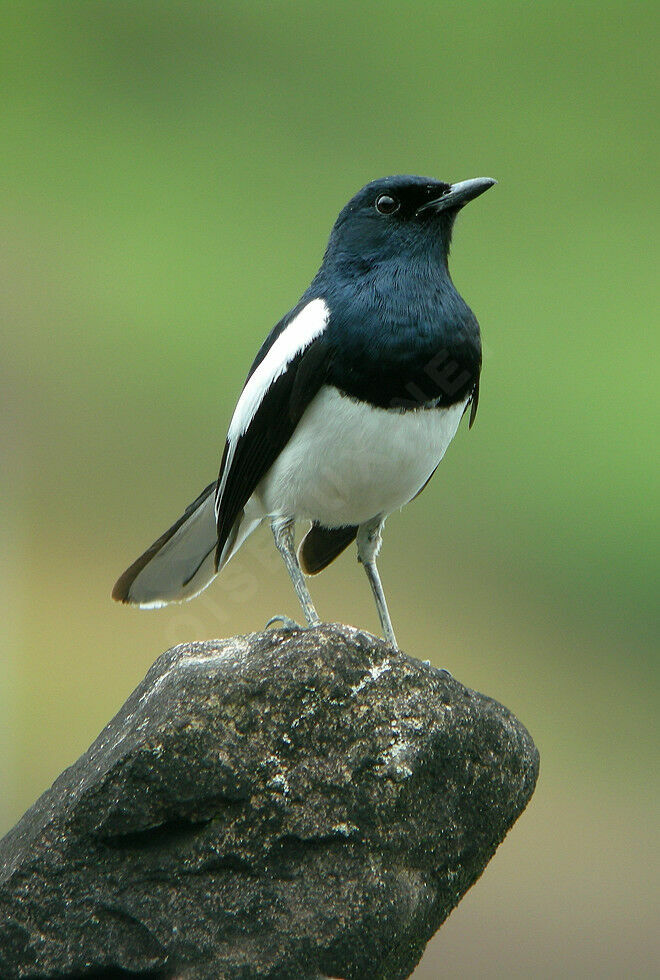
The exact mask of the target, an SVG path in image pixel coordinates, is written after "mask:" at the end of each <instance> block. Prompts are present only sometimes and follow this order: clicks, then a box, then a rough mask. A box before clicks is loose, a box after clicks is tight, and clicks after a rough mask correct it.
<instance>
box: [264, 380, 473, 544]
mask: <svg viewBox="0 0 660 980" xmlns="http://www.w3.org/2000/svg"><path fill="white" fill-rule="evenodd" d="M464 408H465V402H461V403H460V404H458V405H453V406H452V407H451V408H446V409H441V408H438V409H416V410H414V411H406V412H398V411H394V410H391V409H383V408H372V407H371V406H368V405H366V404H365V403H363V402H358V401H355V400H354V399H352V398H348V397H346V396H344V395H341V394H340V393H339V392H338V391H337V389H336V388H333V387H330V386H327V385H326V386H324V387H323V388H321V390H320V391H319V393H318V395H317V396H316V397H315V398H314V400H313V401H312V403H311V404H310V405H309V406H308V408H307V410H306V411H305V413H304V415H303V416H302V418H301V420H300V422H299V423H298V426H297V428H296V430H295V432H294V434H293V436H292V437H291V439H290V440H289V442H288V444H287V445H286V447H285V448H284V450H283V451H282V453H280V456H279V457H278V459H277V460H276V462H275V463H274V464H273V466H272V467H271V468H270V470H269V471H268V473H267V474H266V476H265V477H264V478H263V480H262V481H261V483H260V484H259V486H258V487H257V490H256V492H255V497H256V498H257V500H258V501H259V504H260V505H261V507H262V508H263V511H264V513H265V514H267V515H269V516H271V517H272V516H285V517H295V518H296V519H305V518H306V519H310V520H314V521H318V522H319V523H321V524H323V525H324V526H326V527H340V526H342V525H349V524H361V523H363V522H364V521H367V520H370V519H371V518H373V517H377V516H378V515H383V516H385V517H386V516H387V515H388V514H390V513H392V511H394V510H397V509H398V508H400V507H403V505H404V504H406V503H408V501H409V500H411V499H412V498H413V497H414V496H415V494H416V493H417V492H418V491H419V490H420V489H421V488H422V487H423V486H424V484H425V483H426V481H427V480H428V478H429V477H430V476H431V474H432V473H433V471H434V469H435V468H436V466H437V465H438V463H439V462H440V460H441V459H442V457H443V456H444V454H445V451H446V449H447V447H448V445H449V443H450V442H451V440H452V439H453V438H454V435H455V434H456V430H457V428H458V425H459V422H460V420H461V416H462V414H463V411H464ZM255 503H256V501H255Z"/></svg>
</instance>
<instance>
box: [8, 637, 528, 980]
mask: <svg viewBox="0 0 660 980" xmlns="http://www.w3.org/2000/svg"><path fill="white" fill-rule="evenodd" d="M537 772H538V753H537V751H536V749H535V747H534V744H533V742H532V740H531V738H530V736H529V734H528V733H527V731H526V730H525V728H523V726H522V725H521V724H520V723H519V722H518V721H517V720H516V718H515V717H514V716H513V715H512V714H511V712H510V711H508V710H507V709H506V708H504V707H502V706H501V705H500V704H498V703H497V702H495V701H493V700H491V699H490V698H487V697H484V695H481V694H476V693H475V692H474V691H470V690H468V689H467V688H465V687H463V685H461V684H460V683H459V682H458V681H456V680H454V679H453V678H452V677H451V676H450V675H449V674H448V673H447V672H446V671H443V670H438V669H436V668H434V667H431V666H429V665H428V664H423V663H420V662H419V661H417V660H413V659H410V658H409V657H407V656H406V655H405V654H403V653H398V652H395V651H394V650H393V649H392V648H391V647H389V646H387V645H386V644H385V643H383V642H382V641H381V640H377V639H376V638H374V637H373V636H370V635H369V634H367V633H363V632H359V631H357V630H354V629H351V628H349V627H346V626H330V625H323V626H320V627H318V628H316V629H313V630H293V631H271V632H266V633H260V634H253V635H250V636H246V637H234V638H233V639H230V640H214V641H209V642H206V643H190V644H185V645H183V646H179V647H176V648H175V649H173V650H169V651H168V652H167V653H164V654H163V655H162V656H161V657H159V659H158V660H157V661H156V663H155V664H154V666H153V667H152V668H151V670H150V671H149V672H148V673H147V676H146V677H145V679H144V681H143V682H142V683H141V684H140V685H139V687H138V688H137V689H136V690H135V691H134V692H133V694H132V695H131V696H130V697H129V699H128V701H127V702H126V704H125V705H124V706H123V708H122V709H121V710H120V711H119V713H118V714H117V715H116V717H115V718H114V719H113V720H112V721H111V722H110V724H109V725H108V726H107V727H106V728H105V729H104V731H103V732H102V733H101V734H100V735H99V737H98V738H97V740H96V741H95V742H94V744H93V745H92V746H91V748H90V749H89V750H88V751H87V752H86V753H85V754H84V755H83V756H81V758H80V759H79V760H78V761H77V762H76V763H75V764H74V765H73V766H71V768H70V769H67V770H66V771H65V772H64V773H62V775H61V776H60V777H59V778H58V779H57V780H56V782H55V783H54V785H53V786H52V788H51V789H50V790H48V791H47V792H46V793H44V794H43V796H42V797H41V798H40V799H39V800H38V801H37V802H36V803H35V804H34V806H32V807H31V808H30V810H28V811H27V813H26V814H25V815H24V816H23V818H22V819H21V820H20V821H19V823H18V824H17V825H16V827H14V829H13V830H12V831H10V833H9V834H8V835H7V836H6V837H5V838H4V840H2V841H1V842H0V977H2V978H3V980H12V978H15V977H83V976H85V977H120V976H131V975H134V976H148V977H163V978H165V977H191V978H214V980H216V978H231V980H234V978H251V977H255V978H259V977H269V978H283V980H284V978H286V980H290V978H296V977H301V978H305V977H310V978H311V977H323V976H326V977H343V978H349V977H350V978H357V977H359V978H367V977H368V978H390V977H391V978H394V977H406V976H408V975H409V974H410V973H411V971H412V970H413V968H414V966H415V964H416V963H417V962H418V960H419V958H420V956H421V954H422V952H423V950H424V946H425V945H426V943H427V942H428V940H429V939H430V938H431V936H432V935H433V933H434V932H435V931H436V929H437V928H438V927H439V926H440V925H441V923H442V922H443V921H444V919H445V918H446V917H447V915H449V913H450V912H451V910H452V909H453V908H454V906H455V905H456V903H457V902H458V901H459V899H460V898H461V896H462V895H463V894H464V893H465V892H466V890H467V889H468V888H469V887H470V886H471V885H472V884H473V883H474V882H475V881H476V879H477V878H478V877H479V875H480V874H481V873H482V871H483V869H484V867H485V866H486V864H487V862H488V860H489V859H490V857H491V856H492V854H493V852H494V851H495V849H496V847H497V845H498V844H499V843H500V841H501V840H502V839H503V837H504V835H505V834H506V832H507V831H508V829H509V828H510V827H511V825H512V824H513V822H514V821H515V820H516V818H517V817H518V816H519V814H520V813H521V811H522V810H523V809H524V807H525V805H526V804H527V802H528V800H529V798H530V796H531V794H532V792H533V790H534V785H535V782H536V777H537Z"/></svg>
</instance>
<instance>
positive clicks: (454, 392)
mask: <svg viewBox="0 0 660 980" xmlns="http://www.w3.org/2000/svg"><path fill="white" fill-rule="evenodd" d="M330 310H331V314H330V322H329V325H328V331H327V340H328V343H329V344H330V345H331V347H332V349H333V355H334V356H333V358H332V363H331V367H330V373H329V377H328V381H329V382H330V383H331V384H334V385H335V386H336V387H337V388H339V389H340V390H341V391H344V392H345V393H347V394H349V395H352V396H353V397H355V398H358V399H360V400H362V401H368V402H370V403H371V404H372V405H375V406H377V407H379V408H401V407H404V408H414V407H416V406H419V405H430V404H435V405H438V406H442V407H449V406H451V405H454V404H458V403H462V402H464V401H465V399H466V398H467V397H469V396H470V394H471V393H472V392H473V391H474V389H475V387H476V385H477V382H478V380H479V372H480V369H481V340H480V334H479V325H478V323H477V320H476V318H475V316H474V314H473V313H472V311H471V310H470V308H469V307H468V305H467V304H466V303H465V301H464V300H463V299H462V298H461V296H460V295H459V294H458V293H457V291H456V289H455V288H454V286H453V284H452V282H451V280H449V278H448V277H443V278H441V279H440V280H439V281H438V282H435V281H429V280H428V278H424V279H422V278H420V277H419V276H417V277H415V276H411V275H410V273H409V272H408V273H407V274H406V275H405V276H401V277H396V276H394V275H391V274H390V275H388V276H386V277H384V278H383V277H382V276H381V277H380V278H375V279H372V280H370V279H368V278H366V279H365V280H364V281H362V282H360V284H359V285H356V284H354V285H353V286H352V288H351V289H350V290H345V292H344V293H341V292H340V293H339V294H338V295H337V296H333V297H332V299H331V301H330Z"/></svg>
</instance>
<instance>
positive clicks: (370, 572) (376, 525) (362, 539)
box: [357, 517, 398, 649]
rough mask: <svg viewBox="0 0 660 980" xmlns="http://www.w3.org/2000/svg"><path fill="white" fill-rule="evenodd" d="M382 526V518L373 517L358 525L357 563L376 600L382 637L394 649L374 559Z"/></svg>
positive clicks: (394, 643) (390, 627) (390, 623)
mask: <svg viewBox="0 0 660 980" xmlns="http://www.w3.org/2000/svg"><path fill="white" fill-rule="evenodd" d="M384 524H385V520H384V519H383V518H382V517H374V518H373V520H371V521H367V522H366V523H365V524H361V525H360V527H359V530H358V533H357V549H358V561H359V562H362V564H363V565H364V570H365V572H366V573H367V578H368V579H369V585H370V586H371V591H372V592H373V594H374V599H375V600H376V609H377V610H378V615H379V617H380V625H381V627H382V629H383V635H384V637H385V639H386V640H387V642H388V643H391V644H392V646H393V647H396V645H397V644H396V637H395V635H394V630H393V629H392V620H391V619H390V614H389V610H388V608H387V602H386V601H385V593H384V592H383V586H382V585H381V582H380V575H379V574H378V569H377V568H376V558H377V557H378V552H379V551H380V546H381V542H382V538H381V532H382V530H383V525H384ZM397 649H398V647H397Z"/></svg>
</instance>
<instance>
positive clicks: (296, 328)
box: [215, 299, 330, 516]
mask: <svg viewBox="0 0 660 980" xmlns="http://www.w3.org/2000/svg"><path fill="white" fill-rule="evenodd" d="M329 316H330V310H329V309H328V306H327V305H326V303H325V302H324V301H323V300H322V299H313V300H312V301H311V302H310V303H308V304H307V306H304V307H303V308H302V310H301V311H300V313H298V315H297V316H295V317H294V318H293V320H292V321H291V323H289V324H288V326H287V327H286V328H285V329H284V330H283V331H282V333H281V334H280V335H279V337H278V338H277V340H276V341H275V342H274V344H273V346H272V347H271V348H270V350H269V351H268V353H267V354H266V356H265V357H264V359H263V361H262V362H261V364H259V366H258V367H257V368H256V370H255V371H254V373H253V374H252V375H251V376H250V378H249V379H248V382H247V384H246V385H245V387H244V388H243V391H242V392H241V397H240V398H239V399H238V403H237V405H236V408H235V409H234V414H233V415H232V419H231V423H230V425H229V432H228V433H227V440H228V442H229V451H228V453H227V462H226V465H225V468H224V473H223V475H222V480H221V483H220V486H219V487H218V490H217V493H216V498H215V510H216V516H217V514H218V513H219V509H220V503H221V500H222V495H223V493H224V489H225V484H226V482H227V475H228V473H229V470H230V469H231V464H232V459H233V456H234V449H235V446H236V443H237V442H238V440H239V439H240V437H241V436H242V435H244V434H245V433H246V432H247V430H248V428H249V426H250V423H251V422H252V419H253V418H254V416H255V415H256V414H257V411H258V410H259V406H260V405H261V403H262V401H263V399H264V396H265V394H266V392H267V391H268V389H269V388H270V386H271V385H272V384H273V383H274V382H275V381H277V379H278V378H279V377H281V375H283V374H284V372H285V371H286V369H287V367H288V365H289V364H290V363H291V361H292V360H293V358H294V357H296V356H297V355H298V354H300V353H301V352H302V351H304V350H305V348H307V347H309V345H310V344H311V343H312V341H313V340H316V338H317V337H318V336H319V335H320V334H322V333H323V331H324V330H325V328H326V326H327V324H328V318H329Z"/></svg>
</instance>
